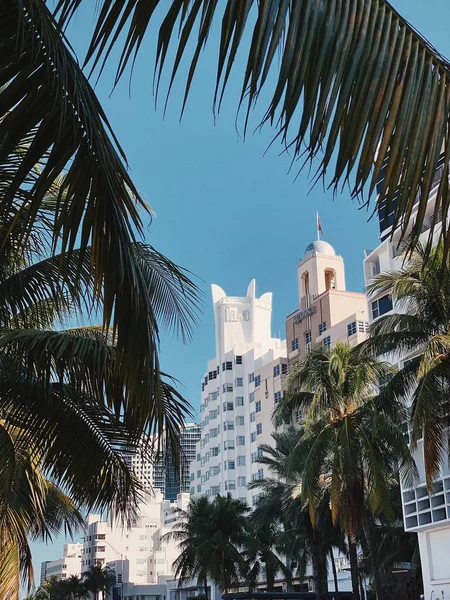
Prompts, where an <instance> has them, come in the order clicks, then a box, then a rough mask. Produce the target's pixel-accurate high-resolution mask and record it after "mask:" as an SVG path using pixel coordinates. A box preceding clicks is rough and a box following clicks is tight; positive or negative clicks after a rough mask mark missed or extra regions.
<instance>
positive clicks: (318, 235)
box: [316, 210, 320, 240]
mask: <svg viewBox="0 0 450 600" xmlns="http://www.w3.org/2000/svg"><path fill="white" fill-rule="evenodd" d="M316 229H317V240H320V227H319V211H318V210H316Z"/></svg>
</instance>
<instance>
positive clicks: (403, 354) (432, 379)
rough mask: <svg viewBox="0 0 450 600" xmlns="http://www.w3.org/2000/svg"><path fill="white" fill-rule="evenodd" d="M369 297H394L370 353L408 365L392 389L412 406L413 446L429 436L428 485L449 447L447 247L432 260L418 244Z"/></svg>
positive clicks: (382, 277)
mask: <svg viewBox="0 0 450 600" xmlns="http://www.w3.org/2000/svg"><path fill="white" fill-rule="evenodd" d="M368 292H369V294H381V293H383V294H385V293H387V294H389V295H390V296H391V297H392V299H393V301H394V310H395V312H394V313H393V314H390V315H384V316H382V317H380V318H379V319H377V320H376V321H375V322H374V323H373V325H372V326H371V335H370V339H369V340H368V341H367V342H366V344H365V346H366V348H367V350H370V351H371V352H373V353H376V354H382V353H386V354H391V355H394V357H395V358H396V359H397V360H400V359H401V360H402V361H403V368H402V369H401V371H400V372H399V373H398V375H396V376H395V378H394V380H393V381H392V386H393V387H395V388H396V393H397V394H400V393H402V394H404V396H405V397H406V398H407V399H408V401H410V402H411V405H412V406H411V411H412V413H411V427H412V444H413V446H414V447H415V446H416V445H417V442H418V440H419V439H421V438H422V437H423V448H424V460H425V471H426V477H427V483H428V485H431V482H432V480H433V478H434V477H435V476H436V475H437V473H438V472H439V468H440V465H441V461H442V455H443V454H442V453H443V451H444V450H445V448H446V447H447V440H448V432H447V419H448V415H449V412H450V411H449V408H450V407H449V404H448V397H449V396H448V392H449V387H448V381H449V368H450V275H449V270H448V267H447V261H446V258H445V251H444V248H443V246H442V244H440V245H438V246H437V247H436V248H435V249H434V250H433V252H432V254H431V256H430V257H427V255H426V252H425V249H424V248H423V247H422V246H421V245H418V246H416V248H415V251H414V253H413V254H412V255H411V256H410V257H407V258H406V261H405V263H404V265H403V267H401V268H400V269H399V270H398V271H393V272H387V273H380V274H379V275H377V276H376V277H374V278H373V280H372V282H371V283H370V285H369V286H368Z"/></svg>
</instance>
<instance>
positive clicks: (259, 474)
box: [256, 469, 264, 481]
mask: <svg viewBox="0 0 450 600" xmlns="http://www.w3.org/2000/svg"><path fill="white" fill-rule="evenodd" d="M263 478H264V469H258V473H257V474H256V479H257V480H258V481H261V479H263Z"/></svg>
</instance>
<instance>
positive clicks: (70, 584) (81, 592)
mask: <svg viewBox="0 0 450 600" xmlns="http://www.w3.org/2000/svg"><path fill="white" fill-rule="evenodd" d="M64 586H65V588H66V590H67V591H68V592H69V594H70V599H71V600H81V599H82V598H86V596H87V590H86V586H85V584H84V582H83V581H82V579H81V578H80V577H78V575H71V576H70V577H69V578H68V579H66V580H65V581H64Z"/></svg>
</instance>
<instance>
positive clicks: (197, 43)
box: [0, 0, 450, 247]
mask: <svg viewBox="0 0 450 600" xmlns="http://www.w3.org/2000/svg"><path fill="white" fill-rule="evenodd" d="M28 1H29V2H31V0H28ZM41 3H42V4H43V3H44V0H41V2H36V0H35V1H34V3H33V6H36V5H38V6H39V5H40V4H41ZM80 4H82V0H59V2H58V7H57V8H58V9H57V16H58V19H59V27H61V28H63V27H64V26H65V25H66V23H67V21H68V20H69V19H70V17H71V16H72V15H73V14H74V13H75V11H76V9H77V8H78V6H79V5H80ZM160 5H161V10H158V8H160ZM25 6H27V4H25ZM39 9H41V7H40V6H39ZM30 12H31V11H30ZM43 13H44V11H43V10H42V9H41V10H38V7H36V8H35V15H33V13H31V17H32V18H33V17H34V19H33V21H32V22H33V25H34V29H33V33H34V32H36V33H35V35H36V37H37V34H38V33H39V34H41V36H42V40H43V43H42V46H44V44H45V48H48V47H50V48H52V53H53V54H54V55H56V56H55V58H54V60H53V63H52V64H55V63H56V64H60V63H61V62H62V61H63V60H68V58H66V54H65V53H64V51H63V49H60V48H59V44H58V47H57V48H56V49H55V48H54V46H55V45H56V41H55V37H56V34H55V33H54V30H53V28H52V27H51V26H53V27H54V28H56V27H57V26H56V25H55V24H54V23H53V21H51V15H50V14H47V13H44V14H43ZM93 14H94V13H93ZM1 16H2V17H3V15H1ZM27 16H28V15H27ZM8 17H9V19H8V21H7V22H8V25H9V27H10V28H11V29H10V30H8V31H12V32H16V31H19V30H20V28H18V26H17V25H18V24H17V16H16V18H15V20H13V19H12V18H11V16H10V15H8ZM95 17H96V26H95V29H94V34H93V37H92V39H91V42H90V45H89V48H88V51H87V56H86V61H85V63H86V64H89V66H90V67H91V68H92V69H95V68H96V67H100V70H101V69H102V68H103V67H104V64H105V62H106V61H107V60H108V59H109V58H110V54H111V51H112V49H113V48H114V50H116V51H117V50H118V53H119V57H120V58H119V61H118V67H117V72H116V78H115V83H117V82H118V80H119V79H120V78H121V76H123V74H124V72H125V71H126V67H127V65H131V63H132V62H133V61H134V60H135V58H136V54H137V53H138V52H139V50H140V48H141V47H147V46H145V44H142V42H143V40H144V38H145V36H146V34H147V33H148V31H153V29H152V28H149V24H150V23H151V22H153V21H155V23H156V26H157V27H158V26H159V35H158V36H156V38H155V39H157V46H156V56H157V61H156V67H155V76H156V81H157V88H159V82H160V78H161V72H162V71H163V69H164V68H165V67H166V68H169V72H170V74H171V77H170V84H169V91H170V90H171V89H172V83H173V79H174V77H175V75H176V74H177V71H178V69H179V66H180V63H181V61H182V59H183V57H186V59H187V62H188V68H187V71H186V72H187V73H188V75H187V81H186V88H185V95H184V98H183V109H184V106H185V103H186V101H187V97H188V94H189V90H190V88H191V86H192V84H193V80H194V74H195V69H196V66H197V62H198V59H199V56H200V54H201V52H202V51H203V49H204V47H205V45H207V43H208V42H209V43H210V44H211V39H214V37H215V36H213V35H212V30H213V24H217V23H218V22H220V23H221V32H220V37H219V40H218V42H217V44H218V48H217V49H216V50H215V54H216V55H217V57H218V59H217V76H216V78H215V80H214V83H215V96H214V107H215V109H216V111H218V110H219V108H220V104H221V100H222V97H223V94H224V91H225V88H226V86H227V83H228V81H229V80H230V73H231V72H232V70H233V68H234V70H236V69H237V68H239V67H237V66H236V65H240V64H241V63H240V62H239V61H235V58H236V55H237V54H241V55H243V56H244V60H245V62H246V64H245V70H244V69H242V67H241V69H242V89H241V94H240V97H239V98H238V102H239V108H244V115H243V116H244V130H245V129H246V127H247V124H248V120H249V117H250V113H251V112H252V109H253V108H254V106H255V104H257V103H258V101H259V102H260V103H261V102H263V101H264V100H261V98H264V99H266V102H267V104H265V105H262V106H261V108H262V114H263V118H262V124H265V123H269V124H270V125H272V126H273V127H274V129H275V136H274V137H275V139H277V140H279V141H280V143H281V144H282V146H283V148H286V147H287V148H288V149H289V151H290V153H291V155H292V160H293V161H295V160H296V159H299V158H302V161H303V160H304V159H305V161H306V162H308V160H311V159H313V158H316V157H317V156H318V155H320V161H319V162H318V164H317V171H316V177H315V178H316V179H319V178H321V177H322V176H324V175H325V174H326V173H327V171H328V170H332V179H331V184H332V185H334V186H335V188H336V189H337V187H338V184H339V183H341V182H346V181H349V182H350V184H351V189H352V192H353V195H354V196H357V197H359V198H360V197H361V195H362V191H363V190H365V189H367V190H368V191H369V194H371V193H372V192H373V191H374V189H375V186H376V184H377V182H378V181H379V179H380V174H383V177H384V182H383V184H382V186H381V187H382V189H381V195H380V201H383V200H386V202H387V205H388V206H389V205H390V204H391V203H393V200H394V198H395V203H393V208H394V210H395V216H394V228H395V226H396V225H400V226H401V228H402V230H403V232H406V231H408V223H409V222H410V214H411V209H412V207H413V203H414V199H415V198H416V196H417V195H418V192H420V196H419V197H420V199H419V210H418V217H417V220H416V223H415V227H414V234H413V241H414V240H417V238H418V236H419V234H420V229H421V225H422V223H423V218H424V215H425V206H426V202H427V200H428V195H429V192H430V189H431V185H432V179H433V175H434V173H435V171H436V167H437V164H438V161H439V156H440V154H441V152H442V151H443V153H444V155H446V156H447V158H446V159H445V161H444V172H443V176H442V181H443V183H442V185H441V186H440V188H439V192H438V200H437V206H438V207H440V206H441V207H442V208H443V221H444V222H445V221H446V217H447V211H448V207H447V203H446V202H445V201H444V199H445V198H446V193H447V192H446V185H445V183H444V182H445V181H447V180H448V174H449V167H448V158H449V157H450V137H449V136H448V134H447V121H448V116H449V115H448V112H449V108H448V94H449V77H450V64H449V62H448V60H447V59H446V58H445V57H443V56H441V55H440V54H439V53H438V51H437V50H436V49H435V48H433V47H432V46H431V44H430V43H429V42H427V40H425V39H424V38H423V37H422V36H421V35H420V34H419V33H418V32H417V30H416V29H415V28H414V27H413V26H412V25H410V24H409V23H408V22H407V21H406V20H405V19H404V18H402V17H401V15H399V13H398V12H397V11H396V10H395V9H394V8H393V7H392V5H391V4H390V3H389V2H388V1H387V0H356V1H355V2H352V3H349V2H330V1H329V0H320V1H317V0H305V1H304V2H296V1H292V0H286V1H280V0H267V1H266V2H257V1H256V0H249V1H248V2H246V3H245V10H244V9H243V8H242V6H241V3H240V2H235V1H234V0H227V1H226V2H213V3H211V2H210V1H209V0H199V1H198V2H192V3H188V4H187V3H185V2H182V1H181V0H172V1H171V2H164V3H163V2H161V1H158V0H155V2H153V3H152V4H151V5H148V3H147V2H146V0H141V1H140V2H136V0H127V1H124V2H120V3H118V2H103V3H102V10H101V11H99V12H98V13H95ZM3 18H4V17H3ZM5 20H6V19H5ZM9 21H12V22H11V23H9ZM49 22H50V23H51V26H50V24H49ZM44 24H45V25H47V29H48V30H49V31H47V30H45V29H44ZM137 24H139V26H138V25H137ZM30 29H31V27H30ZM41 29H44V31H43V32H41V31H40V30H41ZM57 31H58V29H57ZM27 33H28V32H27ZM51 34H52V35H51ZM11 35H12V33H11ZM30 37H31V35H30ZM122 39H123V40H124V42H123V48H122V49H121V50H120V49H119V48H116V46H118V45H119V44H120V43H121V42H120V41H119V40H122ZM191 40H192V41H193V43H189V42H190V41H191ZM57 41H58V42H60V40H59V39H58V40H57ZM171 42H173V43H175V45H176V52H175V53H173V60H172V59H169V57H172V53H168V52H167V50H168V47H169V46H170V44H171ZM16 47H17V45H16ZM20 48H21V47H20ZM38 48H39V46H38ZM27 49H28V48H27V47H25V51H22V53H21V55H20V58H21V60H22V63H23V62H24V61H25V64H26V65H27V66H28V63H29V62H30V57H29V56H28V54H27V53H26V50H27ZM58 51H59V52H58ZM36 52H37V51H36V50H35V53H36ZM23 55H24V56H23ZM38 57H39V59H40V62H39V64H41V62H43V60H42V58H41V56H40V55H38ZM14 59H15V62H17V63H18V64H22V63H19V61H18V59H19V56H18V51H17V54H16V55H15V56H14ZM57 59H58V60H57ZM170 61H171V62H172V64H171V65H170V64H169V65H167V63H170ZM11 62H12V60H11ZM9 64H11V63H10V62H8V65H9ZM61 70H62V67H61ZM13 73H14V74H15V71H13ZM75 73H76V74H77V75H78V72H76V70H75V65H73V61H72V62H70V63H69V65H68V66H67V67H66V68H65V69H64V74H65V77H66V79H65V81H67V82H68V87H69V89H70V93H71V96H70V98H71V100H72V105H73V106H74V107H75V106H78V104H77V100H78V98H79V95H80V94H81V91H83V92H84V94H85V95H86V96H87V98H88V99H89V100H90V103H86V108H84V107H83V108H84V110H83V111H82V112H81V115H80V117H79V121H81V122H83V121H85V120H87V118H88V117H90V118H93V117H96V118H97V121H100V117H103V115H102V113H101V112H100V109H99V108H98V107H97V106H95V105H94V101H95V97H94V96H93V94H92V91H91V90H90V88H88V87H87V84H86V82H85V80H84V78H80V81H79V82H78V81H77V84H78V85H77V86H75V85H72V86H70V85H69V84H72V80H73V79H75ZM269 74H271V75H273V76H274V77H273V76H269ZM8 75H9V77H11V75H10V72H9V71H8ZM53 78H54V79H55V80H56V83H55V85H57V84H58V83H59V81H58V78H57V75H56V72H55V75H53V77H52V79H53ZM1 83H2V82H1V80H0V85H1ZM214 83H213V84H212V85H213V86H214ZM17 85H18V84H17ZM60 85H61V84H60V83H59V86H60ZM31 87H32V86H31V84H30V83H29V82H28V81H26V80H25V81H24V83H23V84H22V86H21V88H20V90H21V91H22V93H23V94H25V93H29V94H31V89H30V88H31ZM50 89H53V88H51V87H50ZM56 89H57V90H59V89H60V88H59V87H57V88H56ZM262 90H264V92H265V93H263V94H261V91H262ZM45 92H46V90H43V91H42V92H41V93H40V99H41V104H43V106H44V107H45V108H48V105H49V104H50V105H51V107H52V109H53V111H54V112H55V104H56V103H57V102H58V103H59V104H60V103H61V99H60V97H58V96H57V98H56V99H49V98H48V95H49V94H48V93H47V94H45ZM11 95H12V94H11ZM12 96H13V95H12ZM42 97H43V98H42ZM13 98H15V96H13ZM8 106H11V108H13V106H14V105H13V104H12V102H10V104H9V105H8ZM18 112H19V111H18ZM67 113H68V114H67V116H66V119H67V120H69V118H72V120H73V115H72V112H71V111H69V110H67ZM92 113H94V115H93V116H92ZM34 122H38V119H36V120H35V121H34ZM77 125H78V123H77ZM101 125H103V123H101ZM24 127H25V125H22V128H21V129H23V128H24ZM79 127H81V125H79ZM91 129H94V127H92V128H91ZM89 132H90V129H89ZM0 133H1V130H0ZM104 135H105V134H104V128H102V129H101V131H100V133H98V137H100V136H104ZM88 139H89V138H88ZM70 141H72V139H70ZM89 141H91V140H89ZM92 141H93V142H97V139H96V137H94V139H93V140H92ZM67 143H68V142H66V144H67ZM91 143H92V142H91ZM95 148H96V145H94V144H93V149H95ZM109 148H110V144H108V146H107V149H108V150H109ZM83 149H84V148H83ZM85 153H86V151H85ZM105 158H106V156H105ZM76 166H78V163H77V164H76ZM91 169H93V167H91ZM74 171H75V174H77V171H76V170H75V169H74ZM108 172H109V171H108ZM120 173H121V176H122V171H121V172H120ZM90 174H91V171H90V172H89V175H90ZM87 179H88V178H87ZM442 236H443V237H445V238H446V240H447V242H448V240H449V236H450V233H449V232H448V231H447V229H446V228H445V230H443V231H442ZM447 247H448V245H447Z"/></svg>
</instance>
